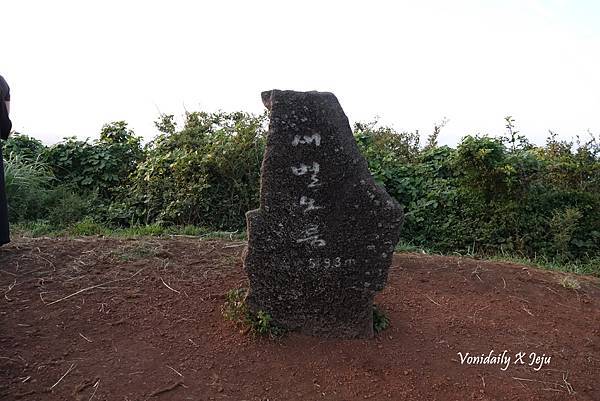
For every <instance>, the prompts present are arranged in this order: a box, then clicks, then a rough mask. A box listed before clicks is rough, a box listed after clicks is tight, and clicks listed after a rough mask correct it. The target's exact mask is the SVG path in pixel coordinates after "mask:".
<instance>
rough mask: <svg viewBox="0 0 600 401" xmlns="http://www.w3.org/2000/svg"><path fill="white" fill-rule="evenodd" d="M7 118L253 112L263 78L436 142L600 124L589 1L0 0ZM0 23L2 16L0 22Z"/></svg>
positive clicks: (48, 135) (50, 127)
mask: <svg viewBox="0 0 600 401" xmlns="http://www.w3.org/2000/svg"><path fill="white" fill-rule="evenodd" d="M0 20H1V21H2V24H3V25H2V31H3V38H2V41H1V42H0V43H1V46H0V49H1V50H0V75H3V76H4V77H5V78H6V80H7V81H8V83H9V84H10V86H11V95H12V102H11V117H12V119H13V123H14V127H15V129H16V130H17V131H20V132H21V133H24V134H28V135H32V136H35V137H37V138H38V139H41V140H43V141H44V142H46V143H49V144H50V143H54V142H57V141H58V140H60V139H61V138H62V137H65V136H70V135H77V136H79V137H81V138H85V137H91V138H96V137H98V134H99V131H100V128H101V126H102V125H103V124H104V123H107V122H110V121H115V120H126V121H127V122H129V124H130V126H131V127H132V128H133V129H134V130H135V132H136V134H138V135H142V136H144V137H145V138H146V139H151V138H152V137H153V136H154V135H155V134H156V133H157V132H156V130H155V128H154V124H153V121H154V120H155V119H156V118H157V116H158V114H159V111H160V112H163V113H167V114H175V115H176V116H181V115H182V114H183V113H184V111H185V110H186V109H187V110H188V111H199V110H206V111H215V110H218V109H223V110H226V111H234V110H244V111H250V112H261V111H262V110H263V105H262V103H261V100H260V92H261V91H263V90H268V89H274V88H277V89H294V90H321V91H331V92H333V93H335V94H336V95H337V97H338V99H339V100H340V103H341V104H342V107H343V108H344V110H345V112H346V114H347V115H348V117H349V118H350V120H351V121H357V120H362V121H366V120H372V119H373V118H374V117H375V116H379V117H380V121H381V122H383V123H385V124H388V125H392V126H394V127H395V128H396V129H398V130H408V131H412V130H415V129H418V130H419V131H420V132H421V133H422V134H423V135H424V136H425V135H426V134H427V133H429V132H431V130H432V127H433V124H434V123H435V122H437V121H440V120H441V119H442V118H443V117H447V118H448V119H449V123H448V124H447V125H446V127H445V128H444V129H443V130H442V135H441V138H440V143H443V144H455V143H456V142H457V141H458V140H459V139H460V138H461V137H462V136H464V135H466V134H475V133H490V134H500V133H502V132H503V131H504V121H503V117H504V116H505V115H512V116H514V118H515V119H516V120H517V125H518V128H519V129H520V131H521V132H522V133H523V134H525V135H527V137H528V138H529V139H530V140H532V141H533V142H536V143H543V142H544V139H545V138H546V136H547V133H548V129H552V130H555V131H557V132H558V133H559V135H560V136H561V137H563V138H566V139H569V138H571V137H573V136H574V135H576V134H580V135H585V134H586V132H587V130H591V131H592V132H594V133H595V134H596V135H598V134H600V1H597V0H572V1H567V0H562V1H561V0H546V1H542V0H498V1H496V0H487V1H486V0H480V1H468V0H453V1H448V0H439V1H433V0H431V1H375V0H370V1H364V0H363V1H326V0H319V1H312V0H304V1H300V2H286V1H282V0H279V1H247V0H246V1H223V0H221V1H210V2H208V1H198V0H197V1H176V0H169V1H166V0H160V1H126V0H117V1H115V0H103V1H81V0H80V1H67V0H53V1H47V0H43V1H30V0H18V1H17V0H2V4H1V5H0ZM7 23H8V26H7V25H6V24H7Z"/></svg>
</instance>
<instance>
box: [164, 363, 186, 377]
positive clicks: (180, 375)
mask: <svg viewBox="0 0 600 401" xmlns="http://www.w3.org/2000/svg"><path fill="white" fill-rule="evenodd" d="M166 366H167V368H169V369H171V370H172V371H173V372H175V373H177V374H178V375H179V377H183V375H182V374H181V373H179V372H178V371H176V370H175V368H172V367H170V366H169V365H166Z"/></svg>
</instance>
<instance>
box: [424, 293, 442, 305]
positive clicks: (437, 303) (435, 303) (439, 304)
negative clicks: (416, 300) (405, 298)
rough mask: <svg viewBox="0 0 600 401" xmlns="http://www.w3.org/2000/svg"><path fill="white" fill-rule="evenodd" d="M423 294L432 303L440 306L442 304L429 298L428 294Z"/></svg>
mask: <svg viewBox="0 0 600 401" xmlns="http://www.w3.org/2000/svg"><path fill="white" fill-rule="evenodd" d="M425 296H426V297H427V299H428V300H430V301H431V302H433V303H434V304H436V305H437V306H442V305H440V304H438V303H437V302H435V301H434V300H433V299H431V298H430V297H429V295H425Z"/></svg>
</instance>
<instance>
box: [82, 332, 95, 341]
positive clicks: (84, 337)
mask: <svg viewBox="0 0 600 401" xmlns="http://www.w3.org/2000/svg"><path fill="white" fill-rule="evenodd" d="M79 335H80V336H81V338H83V339H84V340H85V341H87V342H88V343H91V342H93V341H92V340H90V339H89V338H87V337H86V336H84V335H83V334H81V333H79Z"/></svg>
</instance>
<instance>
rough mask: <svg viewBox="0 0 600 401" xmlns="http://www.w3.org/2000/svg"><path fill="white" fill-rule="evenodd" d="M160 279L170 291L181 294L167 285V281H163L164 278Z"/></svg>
mask: <svg viewBox="0 0 600 401" xmlns="http://www.w3.org/2000/svg"><path fill="white" fill-rule="evenodd" d="M159 278H160V281H162V283H163V284H164V285H165V287H167V288H168V289H170V290H171V291H173V292H176V293H177V294H181V292H180V291H177V290H176V289H174V288H173V287H171V286H170V285H169V284H167V283H165V280H163V279H162V277H159Z"/></svg>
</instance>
